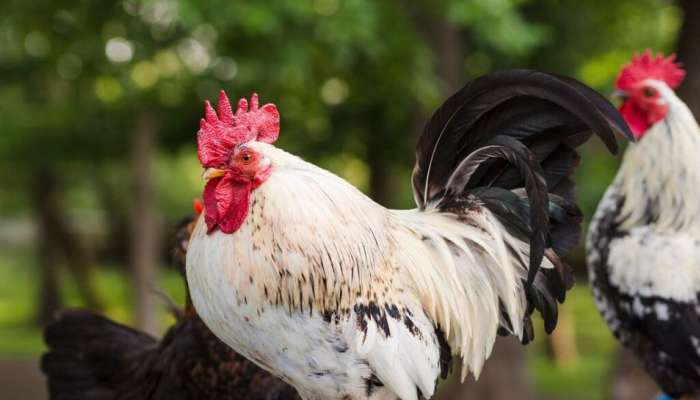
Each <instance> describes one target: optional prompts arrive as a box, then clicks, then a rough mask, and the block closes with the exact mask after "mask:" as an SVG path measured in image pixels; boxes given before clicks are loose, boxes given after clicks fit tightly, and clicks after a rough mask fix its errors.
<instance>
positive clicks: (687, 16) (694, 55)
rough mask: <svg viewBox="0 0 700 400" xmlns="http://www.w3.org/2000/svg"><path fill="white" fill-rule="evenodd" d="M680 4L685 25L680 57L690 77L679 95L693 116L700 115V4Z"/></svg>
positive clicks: (689, 1) (687, 1)
mask: <svg viewBox="0 0 700 400" xmlns="http://www.w3.org/2000/svg"><path fill="white" fill-rule="evenodd" d="M679 4H680V6H681V9H682V10H683V25H682V27H681V30H680V33H679V35H678V57H679V60H680V61H681V62H683V66H684V67H685V69H686V71H687V72H688V75H687V76H686V78H685V81H684V82H683V85H682V86H681V87H680V88H679V89H678V94H679V95H680V97H681V98H682V99H683V100H684V101H685V103H686V104H687V105H688V107H690V109H691V110H692V111H693V114H695V115H700V47H699V46H698V38H699V37H700V25H698V21H700V2H698V1H693V0H680V1H679Z"/></svg>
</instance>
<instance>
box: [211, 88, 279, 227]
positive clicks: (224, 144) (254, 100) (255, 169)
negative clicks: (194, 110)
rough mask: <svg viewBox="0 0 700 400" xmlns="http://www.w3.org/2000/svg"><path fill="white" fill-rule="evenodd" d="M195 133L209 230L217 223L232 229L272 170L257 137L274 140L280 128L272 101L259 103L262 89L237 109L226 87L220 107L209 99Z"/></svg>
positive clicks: (262, 140) (267, 140)
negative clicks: (213, 106) (251, 194)
mask: <svg viewBox="0 0 700 400" xmlns="http://www.w3.org/2000/svg"><path fill="white" fill-rule="evenodd" d="M204 114H205V116H204V118H202V120H201V121H200V124H199V132H198V133H197V146H198V149H197V155H198V157H199V161H200V163H201V164H202V167H204V169H205V170H204V175H203V177H204V180H205V181H206V184H205V186H204V194H203V198H204V221H205V222H206V224H207V231H208V232H209V233H211V232H213V231H214V230H216V229H217V228H218V229H220V230H221V231H222V232H224V233H233V232H235V231H236V230H238V228H240V226H241V225H242V224H243V221H244V220H245V217H246V216H247V214H248V208H249V200H250V193H251V192H252V191H253V190H255V189H256V188H257V187H259V186H260V185H261V184H263V182H265V180H266V179H267V178H268V177H269V176H270V173H271V172H272V163H271V162H270V159H269V158H268V157H266V156H265V155H264V154H262V153H261V152H260V151H258V150H256V149H255V147H256V146H255V142H264V143H273V142H274V141H275V140H277V137H278V136H279V130H280V125H279V123H280V115H279V112H278V111H277V107H275V105H274V104H270V103H268V104H265V105H263V106H259V104H258V95H257V94H253V95H252V96H251V99H250V103H248V101H247V100H246V99H241V100H239V101H238V108H237V110H236V112H235V113H234V112H233V110H232V109H231V104H230V103H229V100H228V97H227V96H226V93H225V92H224V91H223V90H222V91H221V94H220V96H219V104H218V105H217V110H216V111H214V108H212V106H211V104H210V103H209V101H207V102H205V105H204Z"/></svg>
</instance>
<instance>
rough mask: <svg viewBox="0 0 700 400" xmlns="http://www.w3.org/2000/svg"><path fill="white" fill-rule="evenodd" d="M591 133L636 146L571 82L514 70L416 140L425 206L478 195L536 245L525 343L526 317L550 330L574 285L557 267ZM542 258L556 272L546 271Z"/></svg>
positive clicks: (484, 84)
mask: <svg viewBox="0 0 700 400" xmlns="http://www.w3.org/2000/svg"><path fill="white" fill-rule="evenodd" d="M594 133H595V134H597V135H598V136H599V137H600V138H601V139H602V140H603V142H604V143H605V145H606V146H607V147H608V149H610V151H612V152H616V151H617V143H616V140H615V137H614V133H619V134H622V135H623V136H625V137H627V138H628V139H630V140H633V135H632V134H631V132H630V130H629V128H628V127H627V125H626V123H625V122H624V120H623V119H622V117H621V116H620V115H619V113H618V112H617V110H616V109H615V107H614V106H613V105H612V104H610V102H608V101H607V100H606V99H605V98H604V97H603V96H601V95H600V94H598V93H597V92H596V91H594V90H593V89H591V88H589V87H587V86H586V85H584V84H582V83H580V82H578V81H576V80H574V79H571V78H567V77H561V76H556V75H551V74H546V73H542V72H536V71H528V70H511V71H501V72H495V73H492V74H489V75H486V76H484V77H482V78H479V79H477V80H475V81H473V82H471V83H469V84H467V85H466V86H465V87H464V88H463V89H462V90H460V91H459V92H457V93H455V94H454V95H453V96H452V97H450V98H449V99H447V101H445V103H444V104H443V105H442V106H441V107H440V108H439V109H438V110H437V111H436V112H435V113H434V114H433V116H432V118H431V119H430V121H429V122H428V124H427V125H426V127H425V130H424V132H423V134H422V135H421V137H420V139H419V141H418V145H417V149H416V158H417V160H416V165H415V168H414V172H413V188H414V194H415V197H416V201H417V203H418V207H419V208H420V209H425V208H437V209H452V208H450V205H451V204H455V203H458V202H463V201H464V200H465V199H468V198H476V199H478V201H479V202H480V203H481V204H483V205H484V207H486V208H487V209H489V210H490V211H491V212H492V213H493V214H494V215H495V216H496V217H497V218H498V219H499V220H500V221H501V223H502V224H503V225H504V226H505V227H506V229H508V230H509V231H510V233H511V234H513V235H514V236H516V237H518V238H520V239H522V240H524V241H526V242H528V243H529V244H530V251H529V257H530V260H529V265H528V266H527V268H528V271H527V280H526V282H525V291H526V298H527V300H528V304H529V308H530V309H529V311H528V312H527V313H526V315H525V316H524V322H525V328H526V329H525V332H524V338H523V341H524V342H527V341H529V340H531V339H532V337H531V334H532V326H531V324H532V322H531V320H530V317H529V314H530V312H532V311H533V310H534V309H537V310H539V311H540V313H541V314H542V316H543V317H544V319H545V329H546V330H547V331H548V332H550V331H551V330H552V329H554V326H555V325H556V320H557V303H558V302H562V301H563V300H564V297H565V293H566V290H567V289H569V288H570V287H571V285H572V284H573V278H572V274H571V271H570V269H569V267H568V266H566V265H565V264H564V263H563V262H561V260H560V257H562V256H564V255H566V254H567V253H568V252H569V251H571V249H572V248H573V247H574V246H575V245H576V243H577V242H578V240H579V239H580V236H581V222H582V215H581V212H580V210H579V208H578V207H577V205H576V198H575V186H574V184H573V181H572V180H571V175H572V173H573V171H574V169H575V168H576V166H577V165H578V163H579V160H580V157H579V155H578V153H577V152H576V148H577V147H578V146H580V145H582V144H583V143H585V142H586V141H588V140H589V139H590V138H591V137H592V135H593V134H594ZM543 257H547V259H549V260H550V261H551V262H552V264H553V265H554V266H555V268H554V269H540V265H541V263H542V259H543Z"/></svg>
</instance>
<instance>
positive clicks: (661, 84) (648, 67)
mask: <svg viewBox="0 0 700 400" xmlns="http://www.w3.org/2000/svg"><path fill="white" fill-rule="evenodd" d="M675 59H676V56H675V54H671V55H670V56H668V57H664V56H663V54H661V53H659V54H657V55H656V56H654V55H653V54H652V53H651V50H649V49H647V50H646V51H644V53H642V54H635V55H634V57H632V61H631V62H630V63H629V64H627V65H625V66H624V68H622V70H621V71H620V75H618V77H617V81H616V82H615V87H616V91H615V93H616V95H618V96H620V97H621V98H622V99H623V103H622V106H621V107H620V114H622V116H623V117H624V118H625V121H627V124H628V125H629V127H630V129H631V130H632V133H633V134H634V136H635V138H637V139H640V138H641V137H642V136H643V135H644V133H645V132H646V131H647V130H648V129H649V128H650V127H651V126H652V125H654V124H655V123H657V122H659V121H661V120H662V119H664V117H666V113H667V112H668V102H667V101H666V100H665V99H664V91H667V90H668V91H671V90H673V89H675V88H677V87H678V85H680V84H681V82H682V81H683V78H684V77H685V71H684V70H683V69H682V68H681V65H680V64H679V63H677V62H676V61H675Z"/></svg>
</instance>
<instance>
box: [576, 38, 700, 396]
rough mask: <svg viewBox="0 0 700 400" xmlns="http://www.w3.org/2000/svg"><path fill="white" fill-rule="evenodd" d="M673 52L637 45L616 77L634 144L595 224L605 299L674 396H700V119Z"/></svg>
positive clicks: (596, 271)
mask: <svg viewBox="0 0 700 400" xmlns="http://www.w3.org/2000/svg"><path fill="white" fill-rule="evenodd" d="M684 76H685V72H684V71H683V70H682V69H681V68H680V66H679V65H678V64H676V63H675V62H674V57H673V56H671V57H668V58H664V57H663V56H662V55H660V54H659V55H658V56H653V55H652V54H651V52H650V51H648V50H647V51H646V52H645V53H644V54H642V55H636V56H635V57H634V58H633V59H632V62H631V63H630V64H628V65H626V66H625V67H624V68H623V69H622V71H621V72H620V75H619V77H618V79H617V83H616V86H617V92H618V94H620V95H621V96H623V98H624V102H623V104H622V106H621V108H620V112H621V114H622V116H623V117H624V118H625V120H626V121H627V123H628V124H629V126H630V128H631V129H632V131H633V133H634V135H635V137H636V138H637V140H638V143H636V144H633V145H630V146H629V148H628V149H627V151H626V152H625V156H624V160H623V161H622V165H621V166H620V169H619V171H618V173H617V176H616V177H615V179H614V181H613V183H612V184H611V185H610V187H609V188H608V190H607V192H606V193H605V196H604V197H603V199H602V200H601V202H600V205H599V206H598V210H597V211H596V214H595V216H594V218H593V221H592V222H591V227H590V230H589V234H588V240H587V242H588V243H587V247H588V250H587V251H588V267H589V274H590V278H591V285H592V288H593V292H594V295H595V298H596V302H597V305H598V308H599V310H600V312H601V314H602V315H603V318H604V319H605V322H606V323H607V324H608V326H609V328H610V329H611V330H612V332H613V333H614V335H615V336H616V337H617V338H618V339H619V340H620V342H621V343H622V344H623V345H624V346H626V347H628V348H630V349H631V350H632V352H634V353H635V354H636V355H637V356H638V357H639V358H640V360H641V361H642V363H643V365H644V367H645V369H646V370H647V372H648V373H649V374H650V375H651V376H652V377H653V378H654V379H655V380H656V382H657V383H658V384H659V386H660V387H661V388H662V389H663V391H664V392H665V393H666V394H667V395H669V396H671V397H672V398H674V399H678V398H686V397H687V398H692V399H696V398H700V397H699V396H700V301H699V300H698V295H699V294H700V129H699V128H698V124H697V122H696V121H695V118H693V115H692V113H691V112H690V110H689V109H688V107H687V106H686V105H685V104H684V103H683V101H681V100H680V99H679V98H678V97H677V96H676V94H675V93H674V91H673V89H675V88H676V87H677V86H678V85H679V84H680V83H681V81H682V80H683V77H684Z"/></svg>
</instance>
